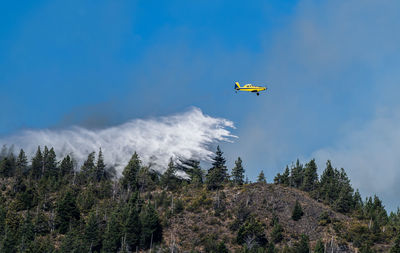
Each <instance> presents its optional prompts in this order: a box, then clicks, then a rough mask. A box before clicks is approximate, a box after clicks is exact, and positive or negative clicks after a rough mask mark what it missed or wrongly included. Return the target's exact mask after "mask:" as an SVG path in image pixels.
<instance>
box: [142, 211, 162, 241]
mask: <svg viewBox="0 0 400 253" xmlns="http://www.w3.org/2000/svg"><path fill="white" fill-rule="evenodd" d="M140 221H141V222H140V223H141V225H142V229H141V238H140V242H141V246H142V247H143V248H145V249H148V248H150V247H152V245H154V244H155V243H158V242H161V239H162V227H161V223H160V219H159V218H158V214H157V212H156V210H155V209H154V207H153V206H152V205H151V204H150V203H149V204H148V205H147V206H146V208H145V209H144V210H142V212H141V214H140Z"/></svg>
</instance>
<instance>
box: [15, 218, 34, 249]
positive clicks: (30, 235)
mask: <svg viewBox="0 0 400 253" xmlns="http://www.w3.org/2000/svg"><path fill="white" fill-rule="evenodd" d="M19 232H20V235H22V236H21V238H20V239H21V241H20V242H19V251H20V252H25V250H26V249H27V247H28V246H29V243H30V242H31V241H33V239H34V238H35V231H34V226H33V224H32V218H31V215H30V213H29V212H28V213H27V215H26V217H25V220H24V224H23V225H22V227H21V229H20V231H19Z"/></svg>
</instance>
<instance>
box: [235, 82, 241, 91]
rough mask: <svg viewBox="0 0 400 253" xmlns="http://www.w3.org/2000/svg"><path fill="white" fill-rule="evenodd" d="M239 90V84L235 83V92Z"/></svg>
mask: <svg viewBox="0 0 400 253" xmlns="http://www.w3.org/2000/svg"><path fill="white" fill-rule="evenodd" d="M237 89H240V85H239V82H235V90H237Z"/></svg>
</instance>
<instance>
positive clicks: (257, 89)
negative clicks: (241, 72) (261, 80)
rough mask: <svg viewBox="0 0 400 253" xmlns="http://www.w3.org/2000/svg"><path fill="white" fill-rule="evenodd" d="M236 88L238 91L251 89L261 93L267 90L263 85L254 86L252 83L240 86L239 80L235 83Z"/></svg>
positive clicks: (250, 90)
mask: <svg viewBox="0 0 400 253" xmlns="http://www.w3.org/2000/svg"><path fill="white" fill-rule="evenodd" d="M235 90H236V91H249V92H254V93H257V95H259V92H260V91H264V90H267V87H262V86H254V85H252V84H246V85H244V86H242V87H241V86H240V85H239V83H238V82H236V84H235Z"/></svg>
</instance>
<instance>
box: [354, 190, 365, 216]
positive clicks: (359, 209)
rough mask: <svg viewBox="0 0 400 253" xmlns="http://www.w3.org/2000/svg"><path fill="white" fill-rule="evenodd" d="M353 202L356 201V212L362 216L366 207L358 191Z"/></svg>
mask: <svg viewBox="0 0 400 253" xmlns="http://www.w3.org/2000/svg"><path fill="white" fill-rule="evenodd" d="M353 200H354V210H356V212H357V213H359V214H361V213H362V210H363V207H364V203H363V201H362V198H361V194H360V192H359V191H358V189H357V190H356V192H355V193H354V196H353Z"/></svg>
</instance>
